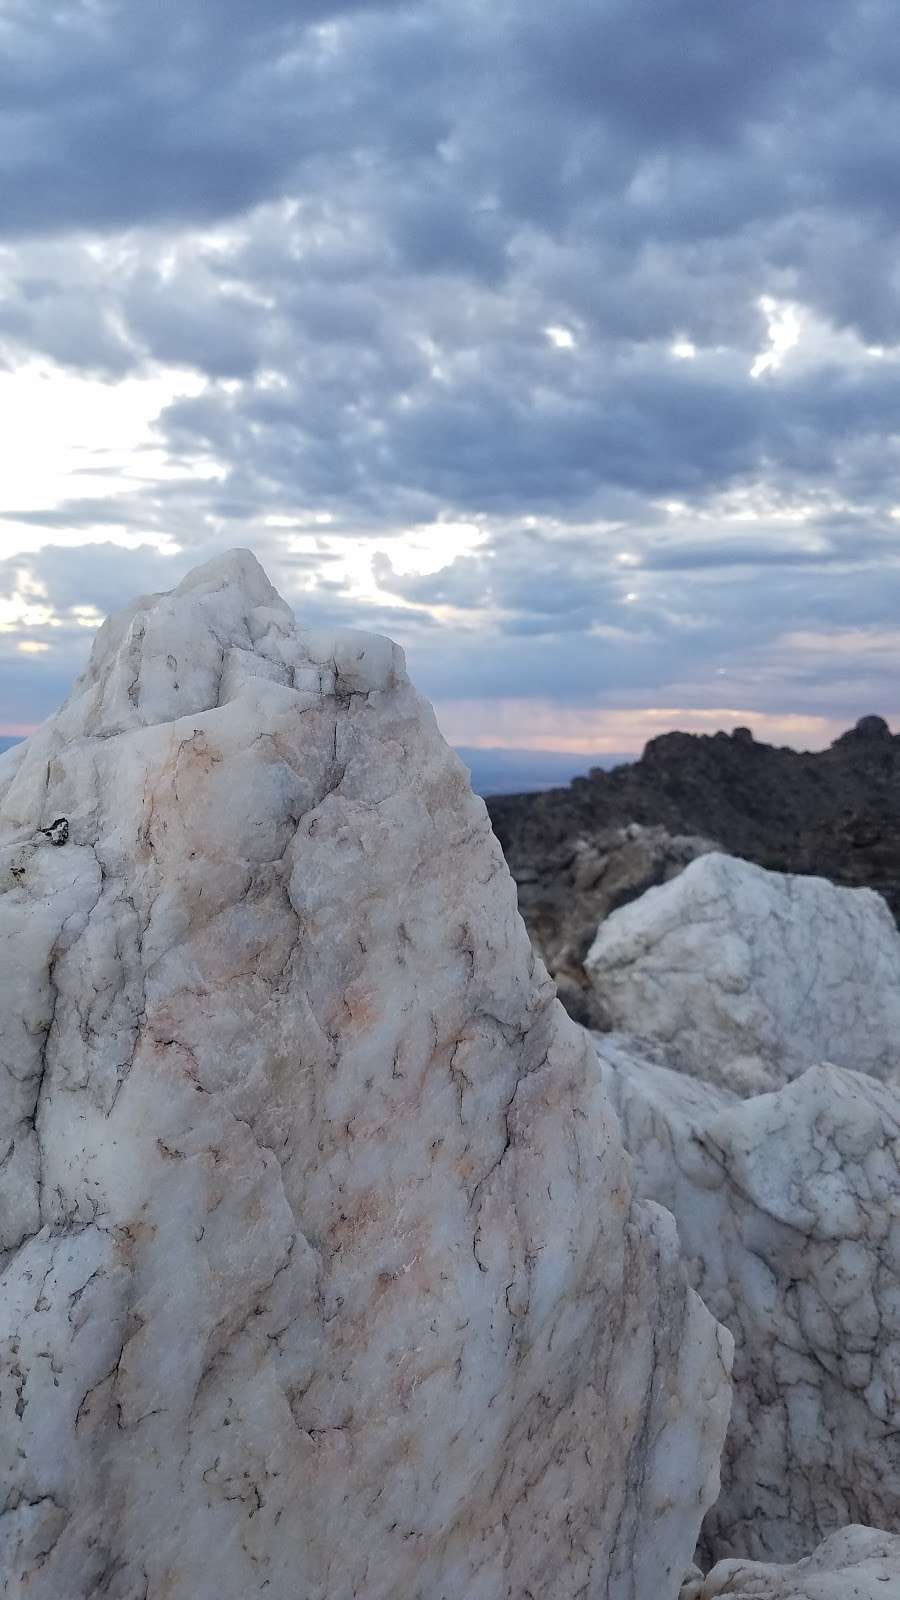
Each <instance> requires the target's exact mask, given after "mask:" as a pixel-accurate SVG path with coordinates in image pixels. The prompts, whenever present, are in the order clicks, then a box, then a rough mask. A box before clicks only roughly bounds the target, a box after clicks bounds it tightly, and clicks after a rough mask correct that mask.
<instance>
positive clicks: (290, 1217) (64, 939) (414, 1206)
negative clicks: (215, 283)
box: [0, 553, 730, 1600]
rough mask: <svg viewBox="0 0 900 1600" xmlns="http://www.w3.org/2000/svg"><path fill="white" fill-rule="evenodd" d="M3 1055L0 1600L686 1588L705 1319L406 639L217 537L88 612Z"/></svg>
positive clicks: (721, 1351)
mask: <svg viewBox="0 0 900 1600" xmlns="http://www.w3.org/2000/svg"><path fill="white" fill-rule="evenodd" d="M60 819H65V822H66V824H67V826H64V825H63V823H62V822H61V821H60ZM54 823H58V824H59V825H58V826H57V827H56V828H55V829H53V828H52V826H51V825H52V824H54ZM42 829H50V830H51V831H50V833H49V834H48V833H44V832H42V831H41V830H42ZM0 1049H2V1056H0V1059H2V1063H3V1068H4V1071H5V1094H4V1096H3V1098H2V1101H0V1119H2V1127H0V1229H2V1231H0V1252H2V1253H0V1268H2V1276H3V1285H2V1294H0V1472H2V1479H3V1497H2V1501H0V1504H2V1505H3V1507H4V1509H3V1510H2V1512H0V1552H2V1555H0V1569H2V1574H3V1578H4V1581H5V1584H6V1586H7V1589H6V1590H5V1591H4V1592H7V1591H8V1592H9V1593H10V1594H11V1595H15V1596H19V1595H21V1596H23V1597H24V1595H25V1594H26V1592H27V1595H28V1597H29V1600H89V1597H90V1600H95V1597H98V1600H100V1597H102V1600H250V1596H253V1595H257V1594H258V1595H260V1596H263V1597H264V1600H300V1597H302V1600H522V1597H524V1596H532V1597H533V1600H551V1597H552V1600H574V1597H575V1596H585V1595H588V1594H590V1595H594V1594H596V1595H600V1594H602V1595H603V1596H604V1597H607V1600H667V1597H671V1600H674V1596H675V1595H676V1594H677V1590H678V1585H679V1582H680V1579H681V1575H682V1573H683V1571H684V1568H685V1565H686V1562H687V1561H688V1560H689V1559H690V1555H691V1551H692V1548H693V1544H694V1541H695V1537H696V1533H697V1529H698V1526H699V1522H700V1518H701V1516H702V1513H703V1511H704V1509H705V1508H706V1507H707V1506H708V1505H709V1504H710V1503H711V1501H712V1500H713V1499H714V1497H715V1494H716V1490H717V1485H718V1460H719V1453H720V1446H721V1440H722V1436H723V1434H724V1429H725V1423H726V1418H727V1411H728V1404H729V1385H728V1379H727V1372H726V1368H727V1366H728V1362H729V1359H730V1340H729V1337H728V1335H727V1334H725V1333H724V1332H723V1331H722V1330H719V1329H717V1327H716V1325H715V1323H714V1322H713V1321H712V1319H711V1318H710V1316H709V1315H708V1313H707V1312H706V1310H705V1309H704V1308H703V1306H702V1305H701V1303H700V1301H699V1300H698V1299H697V1297H696V1296H695V1295H694V1294H693V1293H692V1292H691V1291H690V1290H689V1289H687V1287H686V1286H685V1282H684V1277H683V1272H682V1269H681V1266H680V1263H679V1260H678V1254H677V1240H676V1236H675V1230H674V1224H673V1223H672V1220H671V1218H670V1217H669V1216H668V1215H667V1213H665V1212H663V1211H662V1210H660V1209H659V1208H658V1207H656V1206H653V1205H652V1204H649V1205H648V1204H644V1203H639V1202H637V1201H636V1200H635V1199H634V1196H633V1193H632V1186H631V1169H630V1163H629V1162H628V1160H627V1158H626V1156H625V1154H624V1152H623V1149H622V1146H621V1142H620V1139H619V1134H618V1127H617V1123H616V1120H615V1117H614V1116H613V1115H612V1113H611V1112H610V1111H609V1109H608V1107H607V1105H606V1102H605V1100H604V1096H603V1093H602V1090H601V1086H600V1084H599V1082H598V1080H597V1075H596V1072H595V1070H594V1063H593V1053H592V1049H591V1046H590V1041H589V1039H588V1038H587V1036H585V1035H583V1034H582V1033H581V1031H580V1030H579V1029H578V1028H577V1027H576V1026H575V1025H574V1024H573V1023H571V1022H570V1021H569V1019H568V1018H567V1017H566V1016H565V1014H564V1012H563V1011H562V1009H561V1007H560V1006H559V1005H558V1004H557V1002H556V1000H555V999H554V996H553V990H552V986H551V985H550V983H549V981H548V980H547V977H546V974H545V972H544V970H543V968H542V967H541V966H540V964H539V963H537V962H536V960H535V958H534V956H533V955H532V952H531V950H530V946H529V943H528V939H527V937H526V934H525V931H524V928H523V926H522V923H521V921H520V919H519V917H518V914H517V911H516V897H515V889H514V886H513V884H512V882H511V880H510V878H509V875H508V873H507V871H506V868H505V865H504V862H503V859H502V856H501V853H500V850H499V847H498V845H497V843H496V841H495V839H494V838H493V835H492V834H491V831H490V827H489V824H488V820H487V815H486V812H485V808H484V806H483V804H482V802H481V801H480V800H478V799H475V798H474V797H473V796H472V794H471V791H470V789H469V787H468V783H467V781H466V775H465V770H464V768H463V767H462V765H461V763H460V762H459V761H458V760H457V758H456V757H455V756H454V755H453V754H452V753H451V752H450V751H449V750H448V749H447V747H446V746H445V744H444V743H443V741H442V739H441V738H440V735H439V733H438V731H437V728H436V725H435V722H434V718H433V715H432V713H431V710H430V708H429V707H428V706H427V705H426V704H425V703H424V702H423V701H422V700H420V699H419V698H418V697H417V696H416V695H415V693H414V691H413V690H412V688H411V687H410V685H409V683H408V681H407V678H406V673H405V670H404V664H403V659H402V655H401V652H400V651H399V650H398V649H397V648H396V646H394V645H392V644H390V643H389V642H388V641H386V640H383V639H375V638H372V637H371V636H368V635H356V634H348V633H346V632H340V633H337V634H334V635H329V636H323V635H322V634H320V633H315V634H312V633H308V634H304V633H303V632H302V631H299V630H297V629H296V628H295V626H294V623H293V619H292V616H291V613H290V611H289V609H288V607H287V606H286V605H285V604H284V602H283V601H281V600H280V599H279V597H278V596H277V595H276V593H275V591H274V590H273V589H272V588H271V586H270V585H269V583H268V581H267V579H266V578H265V575H264V574H263V572H262V571H261V569H260V568H259V566H258V565H257V563H256V562H255V560H254V559H253V558H252V557H251V556H250V555H248V554H246V553H237V554H235V555H232V556H230V557H228V558H226V559H225V560H223V561H220V562H215V563H211V564H210V565H209V566H206V567H204V568H201V569H200V570H199V571H197V572H195V573H193V574H192V575H191V576H190V577H189V578H188V579H187V580H186V581H185V582H184V583H183V584H181V585H180V587H179V588H178V589H176V590H175V591H174V592H173V593H172V594H170V595H163V596H155V597H151V598H149V599H144V600H140V601H138V602H137V603H136V604H135V605H134V606H133V607H132V608H131V609H130V610H129V611H128V612H127V613H125V614H124V615H123V616H121V617H117V618H114V619H112V620H111V621H110V622H108V623H107V624H106V625H105V627H104V628H103V629H101V631H100V633H99V635H98V637H97V640H96V643H95V648H94V652H93V655H92V658H91V663H90V665H89V667H88V669H87V671H86V673H85V674H84V676H83V677H82V678H81V679H80V680H79V682H78V683H77V684H76V686H75V688H74V690H73V692H72V694H71V695H70V697H69V699H68V700H67V702H66V704H65V706H64V707H63V708H62V710H61V711H60V712H59V713H58V715H57V716H55V717H54V718H52V719H51V720H50V721H49V722H48V723H47V724H45V725H44V727H42V728H41V729H40V730H39V731H38V732H37V733H36V734H35V735H34V736H33V737H32V738H31V739H30V740H29V741H28V742H27V743H26V744H25V745H24V746H22V747H19V748H17V749H16V750H15V751H13V752H11V753H10V754H9V755H8V756H6V757H4V758H2V759H0ZM4 1152H5V1153H4Z"/></svg>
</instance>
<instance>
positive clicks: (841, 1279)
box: [596, 1035, 900, 1592]
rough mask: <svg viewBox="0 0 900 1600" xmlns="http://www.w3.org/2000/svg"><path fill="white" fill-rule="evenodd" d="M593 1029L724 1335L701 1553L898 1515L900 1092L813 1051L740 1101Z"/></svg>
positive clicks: (741, 1550) (779, 1547) (640, 1164)
mask: <svg viewBox="0 0 900 1600" xmlns="http://www.w3.org/2000/svg"><path fill="white" fill-rule="evenodd" d="M596 1038H597V1044H598V1050H599V1059H600V1067H601V1075H602V1079H603V1083H604V1087H605V1089H606V1092H607V1094H608V1095H609V1097H610V1098H611V1099H612V1100H613V1102H614V1104H615V1105H616V1106H617V1109H618V1111H619V1115H620V1119H621V1124H622V1130H623V1136H624V1139H625V1143H626V1147H627V1148H628V1149H629V1150H631V1151H632V1153H633V1155H634V1160H635V1166H636V1177H637V1182H638V1187H639V1189H640V1192H641V1193H642V1194H644V1195H646V1196H647V1197H649V1198H651V1199H653V1200H656V1201H657V1202H659V1203H660V1204H662V1205H665V1206H667V1207H669V1208H670V1209H671V1210H672V1211H673V1212H674V1215H675V1218H676V1221H677V1224H678V1231H679V1235H680V1238H681V1243H682V1248H683V1251H684V1254H685V1258H686V1262H687V1266H688V1271H689V1275H690V1278H691V1282H692V1283H693V1285H694V1287H695V1288H696V1289H697V1290H698V1292H699V1293H700V1294H701V1295H702V1297H703V1300H704V1301H705V1303H706V1305H707V1306H708V1307H709V1309H710V1310H711V1311H712V1312H713V1314H714V1315H715V1316H717V1317H718V1318H719V1319H720V1320H721V1321H722V1322H723V1323H724V1324H725V1326H726V1327H728V1328H729V1329H730V1331H731V1332H732V1334H733V1335H734V1338H735V1358H734V1401H733V1407H732V1418H731V1426H730V1429H729V1433H728V1438H727V1440H726V1446H725V1452H724V1456H723V1462H722V1491H721V1494H720V1497H719V1500H718V1502H717V1504H716V1505H715V1507H714V1508H713V1509H712V1510H711V1511H710V1513H709V1514H708V1516H707V1518H706V1522H705V1525H704V1533H703V1541H702V1550H703V1553H704V1555H705V1556H706V1557H707V1559H709V1560H718V1559H719V1558H721V1557H724V1556H736V1557H741V1558H743V1557H748V1558H757V1559H768V1560H778V1561H787V1560H795V1559H796V1558H797V1557H798V1556H802V1555H805V1554H806V1553H807V1552H808V1551H809V1550H810V1549H811V1548H812V1547H813V1546H814V1545H815V1544H816V1543H817V1542H818V1541H819V1540H820V1539H822V1538H823V1537H824V1536H825V1535H826V1534H831V1533H832V1532H834V1531H835V1530H836V1529H839V1528H841V1527H843V1526H844V1524H845V1523H848V1522H863V1523H867V1524H870V1525H873V1526H876V1527H884V1528H893V1529H897V1530H898V1531H900V1441H898V1434H897V1418H898V1416H900V1094H898V1093H897V1092H896V1091H895V1090H893V1089H892V1088H890V1087H888V1086H887V1085H884V1084H879V1083H877V1082H876V1081H875V1080H874V1079H872V1078H870V1077H867V1076H864V1075H863V1074H861V1073H855V1072H848V1071H846V1070H844V1069H842V1068H839V1067H830V1066H822V1067H813V1068H810V1069H809V1070H808V1071H807V1072H806V1073H804V1074H803V1076H802V1077H800V1078H798V1079H796V1080H795V1081H794V1082H793V1083H791V1084H789V1085H788V1086H787V1087H786V1088H784V1089H782V1090H780V1091H778V1092H777V1093H772V1094H767V1095H761V1096H759V1097H758V1098H756V1099H752V1100H747V1101H743V1102H742V1101H739V1100H737V1099H736V1097H735V1096H734V1095H732V1094H730V1093H728V1092H727V1091H723V1090H718V1089H716V1088H714V1087H712V1086H711V1085H709V1084H705V1083H698V1082H695V1081H694V1080H692V1079H690V1078H689V1077H687V1076H686V1075H684V1074H682V1073H679V1072H670V1071H666V1069H665V1068H663V1067H660V1066H659V1065H656V1064H653V1063H649V1062H646V1061H642V1060H641V1059H640V1058H639V1057H638V1056H636V1055H635V1054H634V1053H633V1051H631V1050H629V1049H628V1047H627V1046H626V1044H625V1043H624V1041H622V1040H621V1039H606V1038H604V1037H603V1036H602V1035H598V1036H596ZM898 1592H900V1591H898Z"/></svg>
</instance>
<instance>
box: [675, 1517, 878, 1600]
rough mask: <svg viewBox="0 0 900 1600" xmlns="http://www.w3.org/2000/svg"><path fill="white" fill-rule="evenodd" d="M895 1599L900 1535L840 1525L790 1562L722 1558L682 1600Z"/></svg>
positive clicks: (686, 1588)
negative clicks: (772, 1563) (813, 1548)
mask: <svg viewBox="0 0 900 1600" xmlns="http://www.w3.org/2000/svg"><path fill="white" fill-rule="evenodd" d="M720 1595H723V1596H724V1595H728V1596H729V1597H731V1596H734V1597H735V1600H895V1597H896V1596H897V1595H900V1538H898V1537H897V1536H896V1534H891V1533H880V1532H879V1531H878V1530H877V1529H875V1528H859V1527H854V1528H842V1529H841V1531H840V1533H834V1534H832V1535H831V1537H830V1538H829V1539H826V1540H825V1542H824V1544H821V1545H820V1546H819V1548H818V1550H816V1551H814V1553H813V1554H812V1555H811V1556H808V1557H807V1558H806V1559H805V1560H803V1561H798V1562H797V1563H796V1565H793V1566H769V1565H768V1564H766V1563H762V1562H755V1561H722V1562H720V1563H719V1565H718V1566H716V1567H714V1568H713V1571H712V1572H710V1573H708V1574H707V1577H706V1578H705V1579H700V1580H691V1581H689V1582H688V1583H686V1584H685V1585H684V1587H683V1588H682V1591H681V1600H718V1597H719V1596H720Z"/></svg>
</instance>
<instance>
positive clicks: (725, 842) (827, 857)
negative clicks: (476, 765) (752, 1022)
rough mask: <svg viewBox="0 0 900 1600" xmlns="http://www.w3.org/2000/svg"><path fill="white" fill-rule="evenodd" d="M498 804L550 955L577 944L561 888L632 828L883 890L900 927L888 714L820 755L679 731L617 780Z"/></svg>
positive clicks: (503, 839)
mask: <svg viewBox="0 0 900 1600" xmlns="http://www.w3.org/2000/svg"><path fill="white" fill-rule="evenodd" d="M487 804H488V810H489V811H490V814H491V820H492V822H493V824H494V829H495V831H496V834H497V837H498V839H499V840H500V843H501V845H502V846H503V850H504V853H505V855H506V859H507V861H508V863H509V867H510V871H511V872H512V875H513V877H514V878H515V880H516V882H517V883H518V884H519V893H520V905H521V909H522V914H523V916H524V918H525V921H526V923H527V925H528V927H529V931H531V932H532V934H533V936H534V937H535V938H536V940H537V941H538V942H539V943H540V944H541V946H542V947H543V948H545V949H547V950H548V952H549V951H551V950H552V949H553V947H554V945H555V944H556V943H558V942H566V941H567V939H568V935H567V933H566V932H565V925H570V926H571V925H572V918H571V894H570V895H568V896H566V895H560V894H558V893H557V891H556V885H557V883H558V882H563V881H568V879H569V878H570V876H571V867H570V863H571V862H572V861H573V860H574V858H575V856H576V853H577V851H578V849H579V847H584V846H586V847H587V848H590V847H592V846H593V845H594V844H595V842H596V843H597V844H598V846H599V845H600V841H601V840H602V839H603V838H604V837H607V836H608V835H609V833H610V831H614V830H619V829H623V828H625V827H627V826H628V825H629V824H631V823H639V824H641V825H642V826H644V827H647V828H663V829H665V830H666V831H667V832H668V833H669V834H672V835H684V834H689V835H699V836H701V837H703V838H705V839H714V840H716V841H717V844H718V847H719V848H720V849H721V850H724V851H727V852H728V854H729V855H734V856H741V857H743V858H744V859H746V860H748V861H753V862H755V863H756V864H757V865H758V866H762V867H767V868H770V869H773V870H777V871H780V872H796V873H803V874H807V873H812V874H816V875H818V876H820V877H824V878H829V879H831V880H832V881H833V882H834V883H839V884H843V885H845V886H847V887H849V888H857V887H868V888H872V889H877V890H878V891H879V893H881V894H882V895H883V896H884V897H885V899H886V900H887V902H888V904H889V906H890V907H891V910H892V912H893V913H894V915H895V917H897V918H898V919H900V735H898V734H893V735H892V734H891V732H890V729H889V728H888V725H887V723H886V722H885V721H884V720H883V718H881V717H862V718H861V719H860V721H859V722H858V723H857V725H856V727H855V728H851V729H850V730H849V731H848V732H847V733H845V734H842V735H841V737H840V738H839V739H837V740H835V743H834V744H833V745H832V746H831V748H830V749H829V750H822V751H818V752H811V751H798V750H790V749H776V748H773V747H772V746H770V745H766V744H763V743H759V742H757V741H756V740H755V739H754V738H753V736H752V734H751V733H750V730H749V729H747V728H735V729H734V731H733V733H731V734H727V733H716V734H713V735H706V734H692V733H668V734H664V735H663V736H662V737H661V738H658V739H652V740H651V741H650V743H649V744H648V745H647V746H646V748H645V750H644V753H643V755H642V757H641V759H640V760H639V761H635V762H631V763H628V764H624V765H622V766H619V767H616V768H615V769H614V770H613V771H612V772H605V771H603V770H602V769H599V768H598V769H595V770H594V771H593V772H591V773H590V775H589V776H588V777H584V778H575V779H574V780H573V782H572V783H571V784H570V785H569V786H568V787H567V788H565V789H549V790H545V791H543V792H542V793H538V794H523V795H492V796H491V798H490V799H489V800H488V802H487ZM533 917H534V918H535V920H532V919H533ZM587 920H589V918H587V917H584V918H580V922H581V923H582V924H583V923H584V922H585V921H587ZM596 920H598V921H599V920H600V919H599V918H598V919H596ZM551 970H552V969H551ZM554 975H555V973H554ZM560 997H561V998H562V999H563V1000H564V1002H565V1004H566V1005H569V1004H570V1003H574V1014H575V1015H576V1016H578V1018H579V1020H585V1009H584V1001H583V999H582V998H581V985H580V984H576V985H575V986H574V987H570V986H569V985H567V984H564V985H563V986H562V987H561V990H560Z"/></svg>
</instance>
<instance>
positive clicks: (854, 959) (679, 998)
mask: <svg viewBox="0 0 900 1600" xmlns="http://www.w3.org/2000/svg"><path fill="white" fill-rule="evenodd" d="M585 969H586V971H587V972H588V975H589V977H590V979H591V982H592V984H593V985H594V986H595V988H596V990H597V993H598V995H599V997H600V999H601V1001H602V1004H603V1007H604V1010H605V1012H606V1013H607V1015H608V1016H609V1017H610V1020H611V1023H612V1026H613V1027H614V1028H616V1029H621V1030H623V1031H624V1032H627V1033H630V1034H632V1035H634V1036H635V1037H640V1038H642V1039H647V1040H655V1041H658V1042H660V1043H662V1044H665V1045H666V1047H667V1049H668V1051H669V1058H670V1061H671V1064H672V1065H673V1066H676V1067H678V1068H681V1069H683V1070H685V1071H689V1072H691V1073H693V1074H694V1075H695V1076H697V1077H702V1078H707V1079H708V1080H709V1081H710V1082H712V1083H718V1084H721V1085H723V1086H725V1087H730V1088H733V1089H736V1090H737V1091H738V1092H739V1093H751V1094H754V1093H760V1092H762V1091H763V1090H766V1089H774V1088H778V1087H780V1085H781V1084H783V1083H786V1082H787V1081H788V1080H789V1079H790V1078H792V1077H795V1076H796V1075H797V1073H799V1072H803V1071H804V1070H805V1069H806V1067H808V1066H811V1065H813V1064H814V1063H815V1062H818V1061H834V1062H835V1063H836V1064H837V1065H838V1066H846V1067H850V1068H852V1069H853V1070H854V1071H858V1072H869V1073H872V1074H873V1076H875V1077H878V1078H883V1079H893V1080H896V1079H897V1078H898V1076H900V934H898V932H897V928H896V927H895V925H894V920H893V918H892V916H891V914H890V911H889V910H888V907H887V905H886V903H885V901H884V900H882V898H881V896H880V895H878V894H875V893H874V892H873V891H872V890H870V889H840V888H836V887H835V885H834V884H831V883H827V882H826V881H825V880H824V879H823V878H806V877H795V876H791V875H789V874H784V873H779V872H766V871H765V870H764V869H763V868H762V867H755V866H752V865H751V864H750V863H749V862H746V861H738V860H736V859H734V858H733V857H731V856H724V855H720V854H718V853H714V854H710V855H704V856H701V857H699V859H697V860H696V861H693V862H691V864H690V865H689V866H688V867H687V868H686V869H685V871H684V872H683V873H681V875H680V876H679V877H677V878H675V879H673V880H672V882H670V883H667V884H663V885H661V886H660V887H659V888H655V889H649V890H648V891H647V893H646V894H644V895H642V896H641V898H640V899H639V900H635V901H632V902H631V904H629V905H627V906H624V907H622V908H621V909H620V910H618V911H614V912H613V913H612V915H611V916H610V917H609V918H608V919H607V920H606V922H604V923H603V924H602V925H601V927H600V929H599V931H598V934H597V937H596V939H595V941H594V943H593V945H592V946H591V949H590V952H589V954H588V956H587V958H586V961H585Z"/></svg>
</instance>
